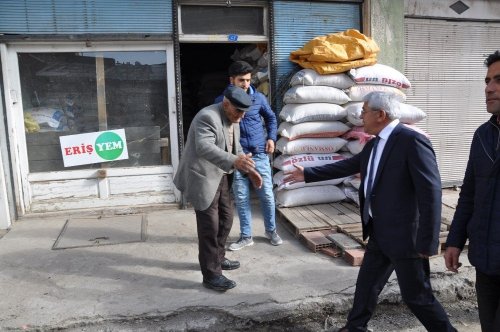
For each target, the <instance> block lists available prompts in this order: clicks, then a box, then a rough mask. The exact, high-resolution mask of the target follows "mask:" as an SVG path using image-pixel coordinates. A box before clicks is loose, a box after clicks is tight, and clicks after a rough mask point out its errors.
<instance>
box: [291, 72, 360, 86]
mask: <svg viewBox="0 0 500 332" xmlns="http://www.w3.org/2000/svg"><path fill="white" fill-rule="evenodd" d="M354 84H355V83H354V81H353V80H352V79H351V78H350V77H349V76H348V75H347V74H345V73H340V74H328V75H321V74H318V73H317V72H316V71H315V70H313V69H302V70H300V71H298V72H296V73H295V75H293V77H292V79H291V80H290V85H291V86H295V85H324V86H331V87H334V88H337V89H347V88H350V87H351V86H353V85H354Z"/></svg>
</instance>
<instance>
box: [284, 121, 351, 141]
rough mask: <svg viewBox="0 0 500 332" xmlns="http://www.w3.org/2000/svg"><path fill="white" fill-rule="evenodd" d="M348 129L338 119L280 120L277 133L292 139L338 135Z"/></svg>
mask: <svg viewBox="0 0 500 332" xmlns="http://www.w3.org/2000/svg"><path fill="white" fill-rule="evenodd" d="M349 129H350V128H349V127H348V126H347V125H345V124H344V123H342V122H340V121H314V122H303V123H298V124H293V123H289V122H282V123H281V124H280V126H279V128H278V134H279V135H281V136H283V137H287V138H288V139H289V140H290V141H292V140H295V139H298V138H304V137H309V138H316V137H338V136H341V135H343V134H345V133H346V132H347V131H348V130H349Z"/></svg>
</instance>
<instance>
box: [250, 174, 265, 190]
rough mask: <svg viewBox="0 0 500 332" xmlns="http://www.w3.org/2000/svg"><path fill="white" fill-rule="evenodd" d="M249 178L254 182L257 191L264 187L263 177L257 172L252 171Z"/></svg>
mask: <svg viewBox="0 0 500 332" xmlns="http://www.w3.org/2000/svg"><path fill="white" fill-rule="evenodd" d="M248 178H249V179H250V181H252V184H253V187H254V188H255V189H260V188H261V187H262V176H260V174H259V173H258V172H257V171H256V170H255V169H251V170H250V171H249V172H248Z"/></svg>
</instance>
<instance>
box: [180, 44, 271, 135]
mask: <svg viewBox="0 0 500 332" xmlns="http://www.w3.org/2000/svg"><path fill="white" fill-rule="evenodd" d="M267 59H268V52H267V44H266V43H259V44H252V43H248V44H224V43H220V44H213V43H212V44H208V43H181V44H180V64H181V87H182V88H181V90H182V121H183V128H184V133H183V134H184V139H186V138H187V133H188V130H189V126H190V124H191V121H192V120H193V118H194V116H195V115H196V113H198V111H199V110H201V109H202V108H204V107H206V106H209V105H211V104H213V103H214V100H215V98H217V97H218V96H220V95H221V94H222V92H223V91H224V89H225V87H226V86H227V84H228V83H229V78H228V73H227V68H228V67H229V65H230V64H231V63H232V62H233V61H236V60H244V61H247V62H248V63H250V64H251V65H252V66H253V67H254V72H253V73H252V84H253V86H254V87H255V88H256V89H258V90H259V91H261V92H262V93H264V94H265V95H266V96H268V91H269V88H268V86H269V84H268V75H267V73H268V60H267Z"/></svg>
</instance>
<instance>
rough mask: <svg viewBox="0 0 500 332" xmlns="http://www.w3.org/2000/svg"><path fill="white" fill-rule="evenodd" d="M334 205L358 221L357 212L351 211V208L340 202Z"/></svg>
mask: <svg viewBox="0 0 500 332" xmlns="http://www.w3.org/2000/svg"><path fill="white" fill-rule="evenodd" d="M335 207H336V208H337V209H339V210H340V212H342V213H344V214H345V215H346V216H348V217H350V218H351V219H352V220H354V221H355V222H359V221H360V219H359V213H356V212H353V211H352V210H351V209H349V208H347V207H345V206H344V205H342V204H338V203H337V204H336V205H335Z"/></svg>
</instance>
